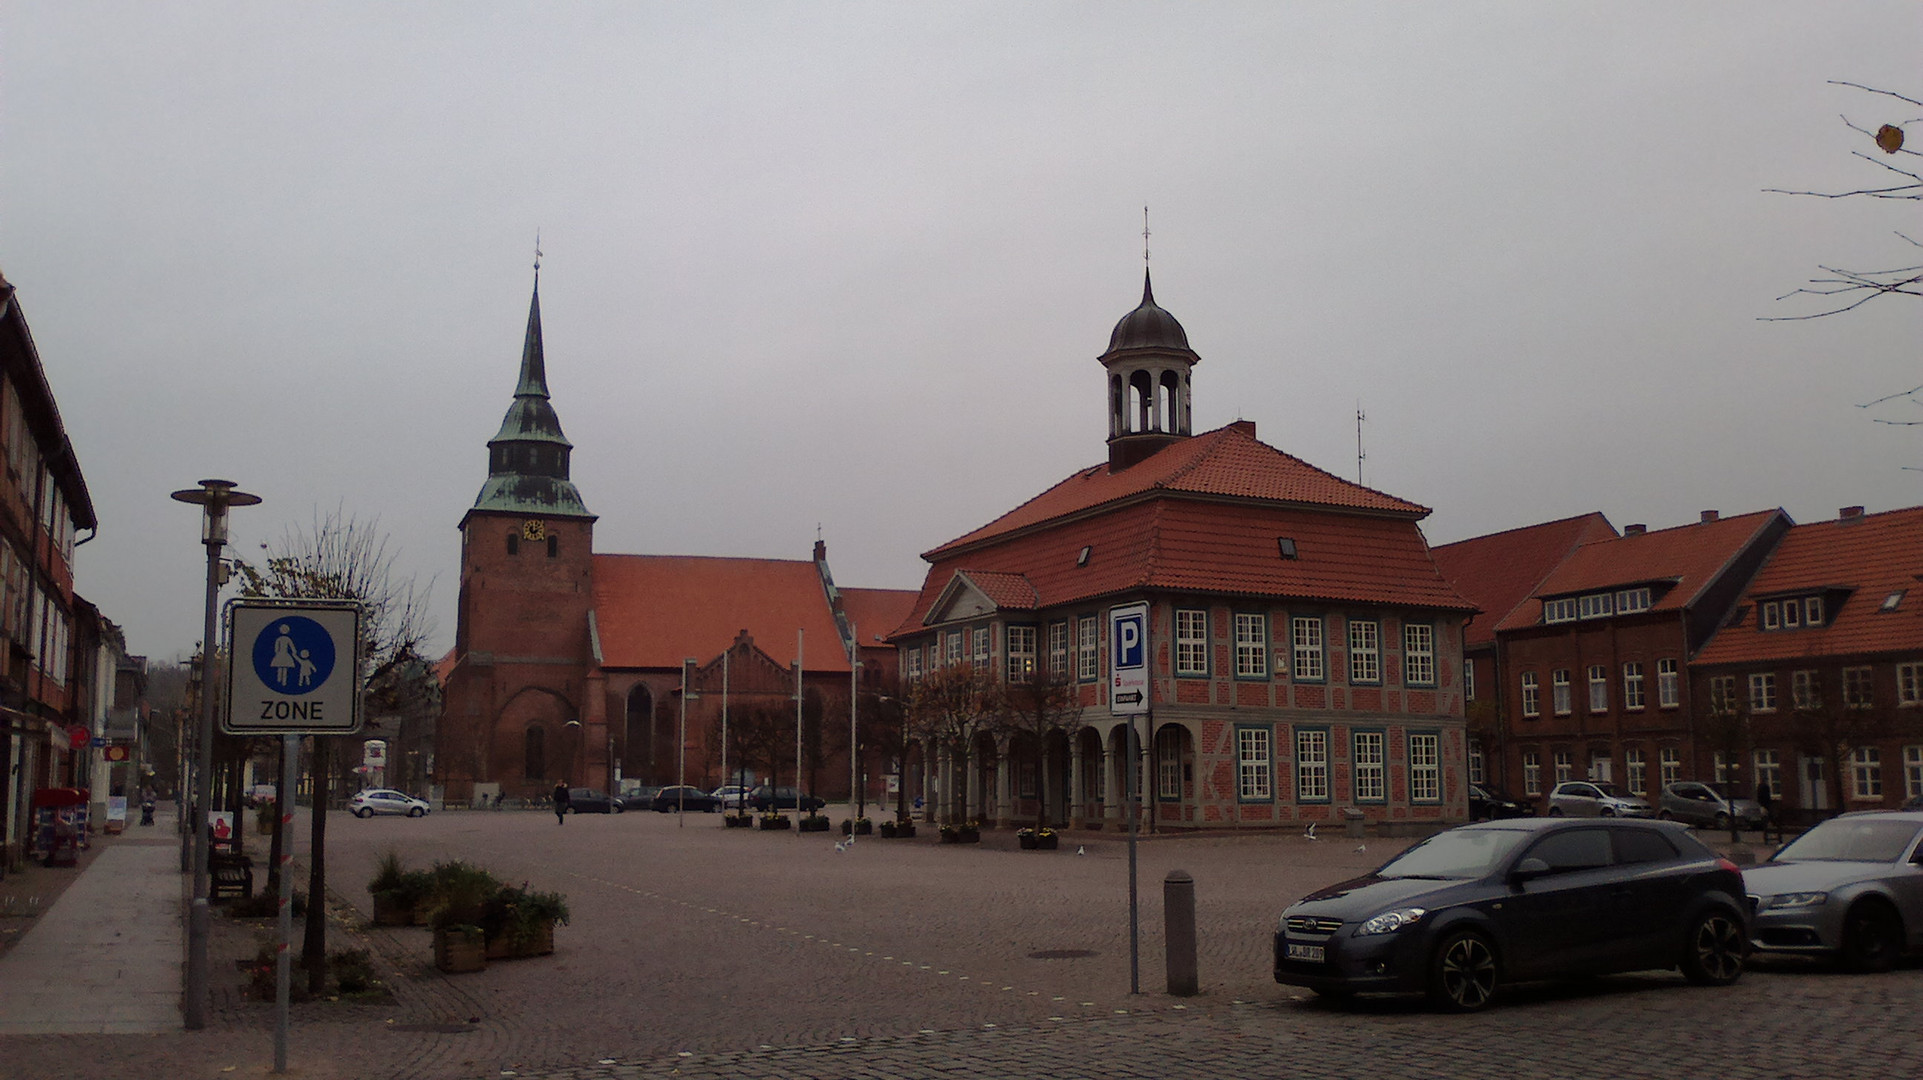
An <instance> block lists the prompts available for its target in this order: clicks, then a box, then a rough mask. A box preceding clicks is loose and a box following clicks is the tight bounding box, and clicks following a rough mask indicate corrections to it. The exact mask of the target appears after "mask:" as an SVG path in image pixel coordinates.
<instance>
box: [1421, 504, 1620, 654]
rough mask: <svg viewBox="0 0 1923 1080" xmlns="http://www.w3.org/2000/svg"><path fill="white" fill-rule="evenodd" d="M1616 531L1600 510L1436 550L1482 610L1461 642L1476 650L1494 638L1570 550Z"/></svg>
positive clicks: (1453, 580)
mask: <svg viewBox="0 0 1923 1080" xmlns="http://www.w3.org/2000/svg"><path fill="white" fill-rule="evenodd" d="M1615 535H1616V530H1615V527H1614V526H1612V525H1610V524H1609V519H1608V518H1606V517H1603V516H1602V515H1601V514H1599V513H1588V514H1583V515H1581V516H1579V517H1570V518H1563V519H1562V520H1561V521H1545V522H1543V523H1542V524H1540V525H1527V526H1524V527H1522V528H1520V529H1510V530H1508V531H1506V532H1499V533H1490V534H1489V535H1487V536H1477V537H1474V538H1472V539H1468V540H1459V541H1457V542H1455V543H1453V544H1444V545H1442V546H1441V547H1438V548H1436V549H1434V554H1435V557H1436V565H1437V566H1440V567H1441V568H1442V576H1443V577H1445V578H1447V579H1448V580H1449V583H1450V584H1451V585H1454V586H1455V587H1456V591H1457V592H1459V593H1461V594H1462V595H1463V597H1464V598H1465V599H1467V600H1469V601H1470V602H1471V603H1473V604H1475V605H1476V606H1477V607H1479V608H1481V609H1482V614H1481V615H1478V616H1476V618H1475V621H1473V622H1471V623H1470V624H1469V626H1468V627H1467V628H1466V629H1464V631H1463V645H1464V646H1465V647H1470V648H1473V647H1475V646H1477V645H1487V644H1490V643H1492V642H1494V641H1495V640H1496V626H1497V625H1498V624H1499V623H1501V622H1502V621H1503V619H1504V618H1506V617H1507V616H1508V615H1509V613H1510V612H1512V611H1514V610H1515V609H1516V606H1517V605H1518V604H1521V603H1523V602H1525V601H1527V600H1528V599H1529V598H1530V597H1531V596H1532V595H1534V593H1535V592H1536V586H1538V585H1540V584H1542V581H1543V579H1544V578H1546V577H1548V576H1549V574H1550V572H1551V571H1553V570H1555V569H1556V567H1557V566H1559V565H1561V564H1562V561H1563V560H1564V559H1566V558H1568V557H1569V553H1570V552H1572V551H1574V550H1575V549H1576V548H1577V547H1578V546H1580V545H1582V544H1586V543H1589V542H1590V541H1592V540H1606V539H1609V538H1610V537H1613V536H1615Z"/></svg>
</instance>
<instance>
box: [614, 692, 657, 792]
mask: <svg viewBox="0 0 1923 1080" xmlns="http://www.w3.org/2000/svg"><path fill="white" fill-rule="evenodd" d="M654 744H655V730H654V691H652V690H649V689H648V687H647V684H646V683H637V684H635V687H634V689H632V690H629V691H628V701H627V711H626V715H625V717H624V719H623V722H622V725H621V775H623V776H645V777H647V780H648V783H654V782H656V778H655V775H654Z"/></svg>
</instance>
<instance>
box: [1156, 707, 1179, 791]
mask: <svg viewBox="0 0 1923 1080" xmlns="http://www.w3.org/2000/svg"><path fill="white" fill-rule="evenodd" d="M1155 797H1156V798H1158V799H1161V800H1163V801H1165V802H1168V801H1173V800H1176V799H1180V798H1181V797H1182V729H1181V728H1179V727H1176V726H1175V725H1174V724H1167V725H1164V726H1163V728H1162V730H1160V731H1158V732H1156V733H1155Z"/></svg>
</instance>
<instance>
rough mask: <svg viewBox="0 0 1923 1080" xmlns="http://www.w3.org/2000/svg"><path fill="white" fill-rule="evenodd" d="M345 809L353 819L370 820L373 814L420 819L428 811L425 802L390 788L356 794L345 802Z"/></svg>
mask: <svg viewBox="0 0 1923 1080" xmlns="http://www.w3.org/2000/svg"><path fill="white" fill-rule="evenodd" d="M347 809H348V811H349V812H350V813H352V814H353V815H354V816H355V817H364V818H371V817H373V816H374V815H375V814H405V815H407V816H408V817H421V816H423V815H425V814H426V813H427V811H428V809H429V807H428V805H427V800H425V799H417V798H415V797H414V796H412V795H409V794H407V793H406V792H404V791H395V790H394V789H392V788H369V789H367V790H366V791H360V792H356V793H355V794H354V797H353V798H351V799H349V800H347Z"/></svg>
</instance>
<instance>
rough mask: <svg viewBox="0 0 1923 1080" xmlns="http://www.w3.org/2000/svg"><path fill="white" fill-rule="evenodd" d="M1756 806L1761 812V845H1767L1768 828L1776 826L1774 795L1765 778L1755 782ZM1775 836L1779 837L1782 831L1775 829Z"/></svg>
mask: <svg viewBox="0 0 1923 1080" xmlns="http://www.w3.org/2000/svg"><path fill="white" fill-rule="evenodd" d="M1756 805H1757V806H1759V807H1761V808H1762V810H1763V843H1765V844H1767V843H1769V832H1770V827H1771V826H1773V825H1775V824H1776V793H1775V792H1773V791H1771V790H1770V789H1769V780H1768V779H1767V778H1764V779H1762V780H1758V781H1756ZM1776 834H1777V835H1778V836H1781V835H1782V834H1783V831H1782V830H1781V829H1777V830H1776Z"/></svg>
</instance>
